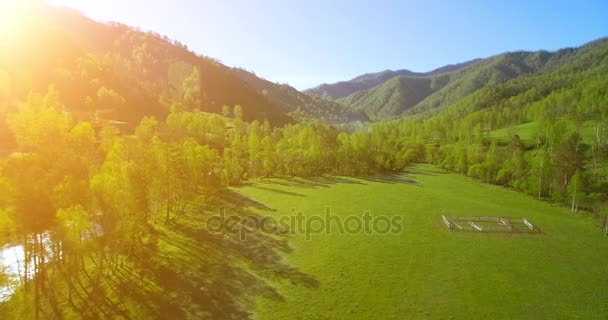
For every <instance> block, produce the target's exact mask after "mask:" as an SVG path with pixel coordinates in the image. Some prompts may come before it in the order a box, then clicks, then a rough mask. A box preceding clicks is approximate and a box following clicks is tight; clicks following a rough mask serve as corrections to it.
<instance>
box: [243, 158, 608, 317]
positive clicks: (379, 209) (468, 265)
mask: <svg viewBox="0 0 608 320" xmlns="http://www.w3.org/2000/svg"><path fill="white" fill-rule="evenodd" d="M415 170H416V171H417V173H414V174H412V175H411V177H412V178H414V179H416V180H417V181H418V183H416V184H412V183H408V182H407V180H405V179H403V178H404V177H396V176H395V177H385V179H384V181H380V180H376V181H371V180H361V179H350V178H349V179H340V180H339V181H337V180H335V179H327V180H321V181H319V180H313V181H310V180H298V181H299V182H285V181H274V182H265V183H257V184H254V185H252V186H248V187H244V188H241V189H237V191H238V192H239V193H241V194H243V195H245V196H246V197H249V198H251V199H254V200H256V201H259V202H260V203H263V204H265V205H267V206H268V207H270V208H272V209H275V210H276V211H264V213H270V214H273V215H278V216H280V215H287V214H288V213H289V210H290V208H297V209H300V210H304V212H305V214H308V215H314V214H322V213H323V210H324V207H325V206H330V207H331V208H332V209H333V213H334V214H338V215H351V214H362V212H363V211H364V210H372V213H373V214H375V215H381V214H386V215H401V216H402V217H403V219H404V232H403V234H401V235H398V236H366V235H355V236H339V235H328V236H316V237H314V238H313V240H312V241H310V242H309V241H305V240H304V238H303V236H302V235H295V236H294V237H293V239H292V241H291V243H292V245H293V247H294V251H293V253H292V254H289V255H288V256H287V260H288V262H289V263H290V264H292V265H293V266H294V267H297V268H298V269H300V270H301V271H303V272H305V273H308V274H309V275H310V276H312V277H314V278H316V280H318V281H319V283H320V285H319V286H318V287H317V288H312V289H311V288H307V287H304V286H300V285H293V284H291V283H290V282H289V281H280V282H278V283H277V289H278V291H279V293H280V294H282V295H283V296H284V298H285V301H284V302H277V301H276V300H267V299H260V300H259V301H258V304H257V318H259V319H419V318H433V319H450V318H452V319H484V318H485V319H490V318H492V319H512V318H513V319H541V318H545V319H556V318H559V319H564V318H581V319H605V318H606V316H608V305H607V304H606V303H605V301H606V299H607V298H608V291H606V288H607V287H608V278H606V277H605V273H606V265H607V263H608V242H607V241H606V239H605V237H604V236H603V235H602V234H601V232H600V230H599V229H598V228H597V227H596V226H595V225H594V224H593V223H592V222H591V221H590V220H589V219H586V218H581V217H577V216H573V215H572V214H570V213H569V212H568V210H566V209H563V208H557V207H554V206H551V205H549V204H547V203H543V202H539V201H535V200H532V199H531V198H527V197H526V196H523V195H521V194H519V193H516V192H513V191H510V190H507V189H503V188H500V187H495V186H489V185H483V184H479V183H476V182H474V181H472V180H470V179H467V178H465V177H462V176H458V175H453V174H443V173H439V172H436V171H433V169H432V168H431V167H427V166H420V167H417V168H415ZM272 190H274V191H272ZM444 211H445V212H448V213H449V214H454V215H458V214H460V215H501V216H511V217H522V216H525V217H526V218H528V219H529V220H530V221H532V222H533V223H536V224H537V225H538V226H540V228H542V229H543V231H544V232H545V234H544V235H529V236H505V235H493V234H471V233H468V234H467V233H454V232H450V231H448V230H446V229H445V228H443V227H442V226H441V224H440V222H439V221H438V219H439V215H440V213H441V212H444Z"/></svg>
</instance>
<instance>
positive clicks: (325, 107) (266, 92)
mask: <svg viewBox="0 0 608 320" xmlns="http://www.w3.org/2000/svg"><path fill="white" fill-rule="evenodd" d="M233 71H234V73H235V74H236V75H237V76H238V77H239V78H240V79H242V80H243V81H245V82H246V83H248V84H249V85H250V86H251V87H253V88H254V89H256V90H257V92H259V93H261V94H262V95H263V96H264V97H266V98H268V100H269V101H270V102H272V103H274V104H276V105H278V106H281V107H282V108H283V109H284V111H285V112H286V113H288V114H289V115H290V116H292V117H294V118H295V119H297V120H304V119H316V120H322V121H324V122H329V123H345V122H352V121H365V120H368V117H367V116H366V115H365V113H364V112H360V111H355V110H352V109H350V108H347V107H345V106H344V105H342V104H341V103H338V102H336V101H333V100H328V99H323V98H320V97H317V96H310V95H307V94H304V93H301V92H299V91H298V90H296V89H295V88H293V87H291V86H289V85H287V84H277V83H274V82H270V81H268V80H265V79H262V78H259V77H257V76H256V75H255V74H253V73H251V72H247V71H245V70H243V69H238V68H235V69H233Z"/></svg>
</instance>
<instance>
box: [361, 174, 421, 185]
mask: <svg viewBox="0 0 608 320" xmlns="http://www.w3.org/2000/svg"><path fill="white" fill-rule="evenodd" d="M361 179H363V180H367V181H373V182H381V183H391V184H393V183H401V184H410V185H420V182H419V181H417V180H414V179H412V178H409V177H407V176H405V175H403V174H382V175H374V176H367V177H362V178H361Z"/></svg>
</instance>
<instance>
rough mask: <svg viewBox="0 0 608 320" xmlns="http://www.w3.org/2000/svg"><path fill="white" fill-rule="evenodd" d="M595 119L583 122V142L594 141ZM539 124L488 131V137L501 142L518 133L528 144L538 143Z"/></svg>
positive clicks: (571, 128)
mask: <svg viewBox="0 0 608 320" xmlns="http://www.w3.org/2000/svg"><path fill="white" fill-rule="evenodd" d="M594 125H595V121H593V120H590V121H586V122H585V123H584V124H583V128H582V136H583V143H585V144H591V143H593V137H594V135H595V131H594V130H595V129H594ZM537 127H538V124H537V123H536V122H528V123H523V124H520V125H516V126H513V127H507V128H502V129H497V130H492V131H490V132H488V135H487V137H488V138H489V139H491V140H497V141H499V142H508V141H509V140H510V139H511V134H517V135H519V137H520V138H521V139H522V141H524V142H525V143H526V144H529V145H532V144H535V143H536V137H535V135H536V130H537ZM569 130H571V131H574V130H575V126H574V124H571V126H570V128H569Z"/></svg>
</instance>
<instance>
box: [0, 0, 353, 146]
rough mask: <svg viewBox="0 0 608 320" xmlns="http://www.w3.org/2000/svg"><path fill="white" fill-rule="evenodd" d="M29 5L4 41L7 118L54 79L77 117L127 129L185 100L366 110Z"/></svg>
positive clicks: (246, 107)
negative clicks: (23, 18)
mask: <svg viewBox="0 0 608 320" xmlns="http://www.w3.org/2000/svg"><path fill="white" fill-rule="evenodd" d="M27 10H28V12H27V15H28V16H29V17H31V19H29V20H27V21H19V22H18V24H16V25H15V26H14V28H15V30H14V32H13V33H11V34H10V36H9V35H7V37H6V38H3V41H2V44H0V46H2V47H1V51H0V58H1V59H0V61H1V62H0V80H1V81H2V82H1V83H0V84H1V87H2V92H1V95H0V99H1V100H0V106H1V108H0V112H2V115H0V116H1V117H2V118H4V117H6V111H7V110H15V108H16V107H17V105H18V104H19V103H20V102H22V101H25V100H26V99H27V95H28V93H29V92H30V91H37V92H44V91H46V89H47V88H48V87H49V86H50V85H53V86H55V87H56V88H57V90H58V92H60V93H61V94H60V96H59V99H60V101H61V102H62V104H63V105H64V106H65V108H66V111H69V112H70V113H71V114H72V115H73V116H74V117H77V118H79V119H86V120H94V121H114V122H115V123H116V124H118V123H121V126H122V127H125V128H129V129H132V128H134V127H135V126H136V125H137V123H138V122H139V121H140V120H141V119H142V118H143V117H144V116H155V117H158V118H164V117H165V116H166V115H167V114H168V113H169V111H170V110H171V109H175V108H177V109H183V108H184V105H188V107H189V108H192V109H198V110H201V111H206V112H213V113H221V111H222V108H223V106H225V105H226V106H230V107H231V108H232V107H233V106H235V105H241V106H242V108H243V116H244V119H247V120H249V121H251V120H255V119H257V120H259V121H263V120H265V119H267V120H269V121H270V122H271V123H272V124H279V125H280V124H285V123H288V122H291V121H293V117H292V116H290V115H289V113H294V114H297V115H298V116H300V117H315V118H317V119H321V120H328V121H332V122H342V121H350V120H352V119H351V118H350V117H351V116H352V117H353V119H355V120H358V119H360V118H361V117H360V116H359V115H357V114H356V113H354V112H351V111H348V110H344V108H342V106H341V105H339V104H337V103H334V102H327V101H324V100H321V99H312V98H310V97H308V96H307V95H305V94H302V93H300V92H298V91H296V90H295V89H292V88H289V89H287V88H282V87H281V86H278V85H275V84H272V83H268V82H266V81H265V80H262V79H259V78H257V77H256V76H255V75H253V74H249V73H246V72H245V71H243V70H235V69H232V68H229V67H226V66H224V65H223V64H221V63H219V62H218V61H216V60H214V59H211V58H208V57H205V56H202V55H199V54H195V53H193V52H192V51H190V50H189V49H188V48H187V47H186V46H185V45H183V44H181V43H179V42H177V41H173V40H171V39H168V38H167V37H164V36H161V35H159V34H155V33H150V32H142V31H140V30H138V29H136V28H131V27H128V26H126V25H123V24H119V23H110V24H102V23H98V22H95V21H93V20H91V19H89V18H87V17H84V16H82V15H81V14H79V13H77V12H75V11H71V10H69V9H60V8H54V7H48V6H46V5H36V6H31V7H28V8H27ZM259 84H262V85H261V86H260V85H259ZM275 95H276V96H275ZM286 97H289V98H286ZM0 131H1V132H6V129H5V128H3V129H1V130H0ZM3 140H4V139H3ZM5 144H6V142H5Z"/></svg>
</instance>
